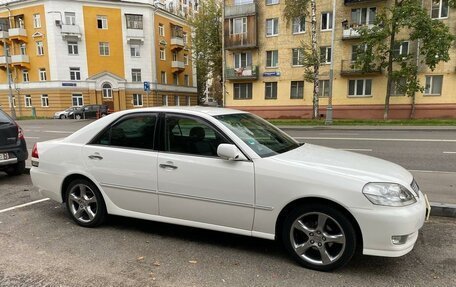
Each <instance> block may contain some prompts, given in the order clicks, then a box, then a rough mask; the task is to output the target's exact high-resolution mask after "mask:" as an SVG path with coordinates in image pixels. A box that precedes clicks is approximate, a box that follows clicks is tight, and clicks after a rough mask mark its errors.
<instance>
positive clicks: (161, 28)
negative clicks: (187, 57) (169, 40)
mask: <svg viewBox="0 0 456 287" xmlns="http://www.w3.org/2000/svg"><path fill="white" fill-rule="evenodd" d="M158 34H159V35H160V36H163V37H164V36H165V26H163V24H158Z"/></svg>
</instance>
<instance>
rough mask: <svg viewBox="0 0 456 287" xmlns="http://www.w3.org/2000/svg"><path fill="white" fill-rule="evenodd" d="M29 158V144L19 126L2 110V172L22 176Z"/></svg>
mask: <svg viewBox="0 0 456 287" xmlns="http://www.w3.org/2000/svg"><path fill="white" fill-rule="evenodd" d="M27 158H28V151H27V144H26V143H25V139H24V134H23V132H22V129H21V128H20V127H19V125H18V124H17V123H16V122H15V121H14V120H13V119H12V118H10V116H9V115H8V114H6V113H5V112H4V111H2V110H0V171H4V172H6V173H7V174H9V175H20V174H22V173H24V171H25V160H26V159H27Z"/></svg>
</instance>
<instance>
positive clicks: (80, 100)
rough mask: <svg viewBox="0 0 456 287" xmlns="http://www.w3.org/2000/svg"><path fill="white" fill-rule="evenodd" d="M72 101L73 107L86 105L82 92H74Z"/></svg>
mask: <svg viewBox="0 0 456 287" xmlns="http://www.w3.org/2000/svg"><path fill="white" fill-rule="evenodd" d="M71 102H72V103H73V107H82V106H83V105H84V97H83V96H82V94H73V95H72V96H71Z"/></svg>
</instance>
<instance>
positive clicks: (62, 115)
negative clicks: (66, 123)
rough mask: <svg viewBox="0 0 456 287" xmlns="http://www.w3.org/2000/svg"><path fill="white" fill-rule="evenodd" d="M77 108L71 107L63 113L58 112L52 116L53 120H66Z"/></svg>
mask: <svg viewBox="0 0 456 287" xmlns="http://www.w3.org/2000/svg"><path fill="white" fill-rule="evenodd" d="M77 109H78V107H71V108H68V109H66V110H64V111H60V112H56V113H55V114H54V119H61V120H62V119H66V118H68V114H69V113H71V112H74V111H75V110H77Z"/></svg>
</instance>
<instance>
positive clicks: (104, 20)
mask: <svg viewBox="0 0 456 287" xmlns="http://www.w3.org/2000/svg"><path fill="white" fill-rule="evenodd" d="M97 27H98V29H108V17H106V16H97Z"/></svg>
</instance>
